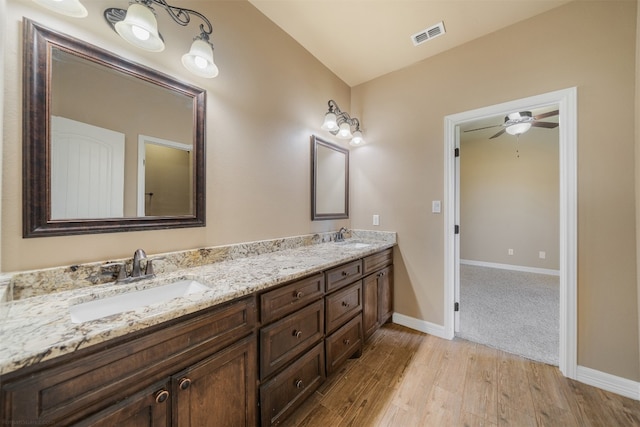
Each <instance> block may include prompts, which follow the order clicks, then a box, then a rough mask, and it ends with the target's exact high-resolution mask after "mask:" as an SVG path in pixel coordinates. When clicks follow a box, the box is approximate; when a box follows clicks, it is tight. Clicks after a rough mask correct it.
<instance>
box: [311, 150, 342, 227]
mask: <svg viewBox="0 0 640 427" xmlns="http://www.w3.org/2000/svg"><path fill="white" fill-rule="evenodd" d="M316 155H317V159H316V162H317V171H316V213H317V214H319V215H322V214H335V213H341V212H345V205H344V201H345V194H344V192H345V185H344V183H345V179H346V177H345V174H346V170H345V155H344V153H341V152H340V151H336V150H333V149H331V148H329V147H327V146H324V145H318V148H317V153H316Z"/></svg>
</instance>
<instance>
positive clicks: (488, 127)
mask: <svg viewBox="0 0 640 427" xmlns="http://www.w3.org/2000/svg"><path fill="white" fill-rule="evenodd" d="M499 126H502V125H493V126H485V127H483V128H477V129H469V130H465V132H474V131H476V130H483V129H493V128H497V127H499Z"/></svg>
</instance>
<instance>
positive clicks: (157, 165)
mask: <svg viewBox="0 0 640 427" xmlns="http://www.w3.org/2000/svg"><path fill="white" fill-rule="evenodd" d="M192 152H193V149H192V146H191V145H187V144H182V143H179V142H175V141H168V140H165V139H161V138H154V137H152V136H147V135H139V137H138V216H181V215H191V214H192V213H193V209H192V206H193V197H192V195H193V191H192V189H193V182H192V180H191V177H192V175H193V170H192V166H191V165H192V164H193V162H192V156H193V153H192Z"/></svg>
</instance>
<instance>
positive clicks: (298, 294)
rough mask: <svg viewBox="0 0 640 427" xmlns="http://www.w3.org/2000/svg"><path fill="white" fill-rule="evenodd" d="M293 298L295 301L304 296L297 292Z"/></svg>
mask: <svg viewBox="0 0 640 427" xmlns="http://www.w3.org/2000/svg"><path fill="white" fill-rule="evenodd" d="M294 296H295V297H296V299H301V298H302V297H303V296H304V294H303V293H302V292H300V291H298V292H296V293H295V295H294Z"/></svg>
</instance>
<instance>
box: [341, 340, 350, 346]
mask: <svg viewBox="0 0 640 427" xmlns="http://www.w3.org/2000/svg"><path fill="white" fill-rule="evenodd" d="M342 342H343V343H344V345H349V344H351V341H349V340H348V339H345V340H344V341H342Z"/></svg>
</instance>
